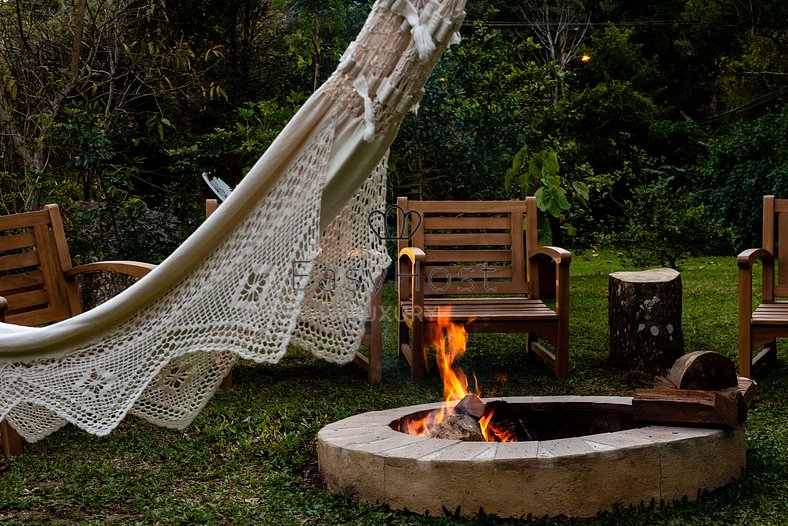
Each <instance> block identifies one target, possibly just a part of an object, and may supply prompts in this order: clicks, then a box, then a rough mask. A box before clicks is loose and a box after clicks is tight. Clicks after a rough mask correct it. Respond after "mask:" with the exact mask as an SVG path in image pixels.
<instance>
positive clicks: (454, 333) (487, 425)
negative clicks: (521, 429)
mask: <svg viewBox="0 0 788 526" xmlns="http://www.w3.org/2000/svg"><path fill="white" fill-rule="evenodd" d="M449 319H450V317H449V314H448V309H445V308H439V309H438V323H437V328H438V330H437V336H436V338H435V339H434V341H433V342H432V343H433V344H434V346H435V357H436V361H437V363H438V372H439V373H440V375H441V378H442V379H443V397H444V404H443V407H441V409H439V410H438V411H434V412H431V413H429V414H428V415H427V416H424V417H422V418H408V419H403V421H402V424H401V429H400V431H403V432H405V433H409V434H411V435H418V436H430V429H432V428H433V427H434V426H437V425H438V424H440V423H441V422H442V421H443V420H445V419H446V418H447V417H448V416H450V415H452V414H453V413H454V408H455V405H456V403H457V402H459V401H460V400H462V399H463V398H465V397H466V396H468V395H473V396H476V397H478V396H479V384H478V382H477V381H476V377H475V376H474V385H475V391H474V392H471V391H469V390H468V377H467V376H466V375H465V373H464V372H463V371H462V369H460V368H459V366H455V365H454V362H455V360H456V359H457V358H459V357H461V356H462V355H463V354H465V348H466V345H467V343H468V333H467V331H466V330H465V327H464V326H462V325H460V324H457V323H452V322H451V321H449ZM493 415H494V410H490V411H487V410H485V412H484V414H483V415H482V416H481V418H480V419H479V428H480V429H481V433H482V436H483V437H484V440H486V441H487V442H511V441H515V440H517V437H516V436H515V435H514V434H513V433H511V432H509V431H507V430H506V429H503V428H499V427H496V425H495V423H494V422H493V421H492V418H493Z"/></svg>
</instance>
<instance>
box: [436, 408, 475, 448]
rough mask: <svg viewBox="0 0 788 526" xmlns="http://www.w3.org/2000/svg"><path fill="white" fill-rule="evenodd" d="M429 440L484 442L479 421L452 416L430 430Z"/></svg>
mask: <svg viewBox="0 0 788 526" xmlns="http://www.w3.org/2000/svg"><path fill="white" fill-rule="evenodd" d="M430 438H447V439H450V440H463V441H466V442H484V435H482V429H481V428H480V427H479V421H478V420H476V419H475V418H473V417H472V416H470V415H458V414H452V415H449V416H447V417H446V418H444V419H443V420H442V421H441V422H440V423H439V424H437V425H436V426H435V427H433V428H432V430H430Z"/></svg>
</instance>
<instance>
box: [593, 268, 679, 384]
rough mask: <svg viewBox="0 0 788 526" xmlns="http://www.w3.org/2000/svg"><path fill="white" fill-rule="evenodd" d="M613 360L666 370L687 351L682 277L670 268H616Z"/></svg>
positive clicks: (611, 301) (611, 310)
mask: <svg viewBox="0 0 788 526" xmlns="http://www.w3.org/2000/svg"><path fill="white" fill-rule="evenodd" d="M608 293H609V295H608V321H609V323H610V362H611V364H612V365H614V366H617V367H622V368H627V369H631V370H635V371H639V372H643V373H657V372H664V371H665V370H667V369H669V368H670V367H671V366H672V365H673V363H674V362H675V361H676V359H677V358H679V357H680V356H681V355H682V354H684V337H683V335H682V332H681V275H680V274H679V273H678V272H677V271H675V270H673V269H669V268H659V269H652V270H644V271H639V272H613V273H611V274H610V279H609V282H608Z"/></svg>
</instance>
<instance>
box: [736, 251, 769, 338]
mask: <svg viewBox="0 0 788 526" xmlns="http://www.w3.org/2000/svg"><path fill="white" fill-rule="evenodd" d="M758 260H760V261H762V262H763V269H762V272H761V301H762V302H763V303H772V302H773V301H774V256H773V255H772V253H771V252H769V251H768V250H766V249H765V248H748V249H747V250H745V251H743V252H742V253H741V254H739V256H738V257H737V258H736V263H737V264H738V266H739V290H738V296H739V323H742V322H743V320H744V317H745V316H746V317H747V323H749V316H750V314H751V313H752V267H753V265H754V264H755V262H756V261H758Z"/></svg>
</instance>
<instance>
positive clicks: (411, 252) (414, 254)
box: [398, 247, 427, 265]
mask: <svg viewBox="0 0 788 526" xmlns="http://www.w3.org/2000/svg"><path fill="white" fill-rule="evenodd" d="M404 256H406V257H407V258H408V259H409V260H410V264H411V265H416V264H418V263H421V262H422V261H424V260H425V259H426V258H427V255H426V254H425V253H424V251H423V250H422V249H420V248H416V247H405V248H403V249H402V250H400V251H399V256H398V258H399V260H400V261H402V258H403V257H404Z"/></svg>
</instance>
